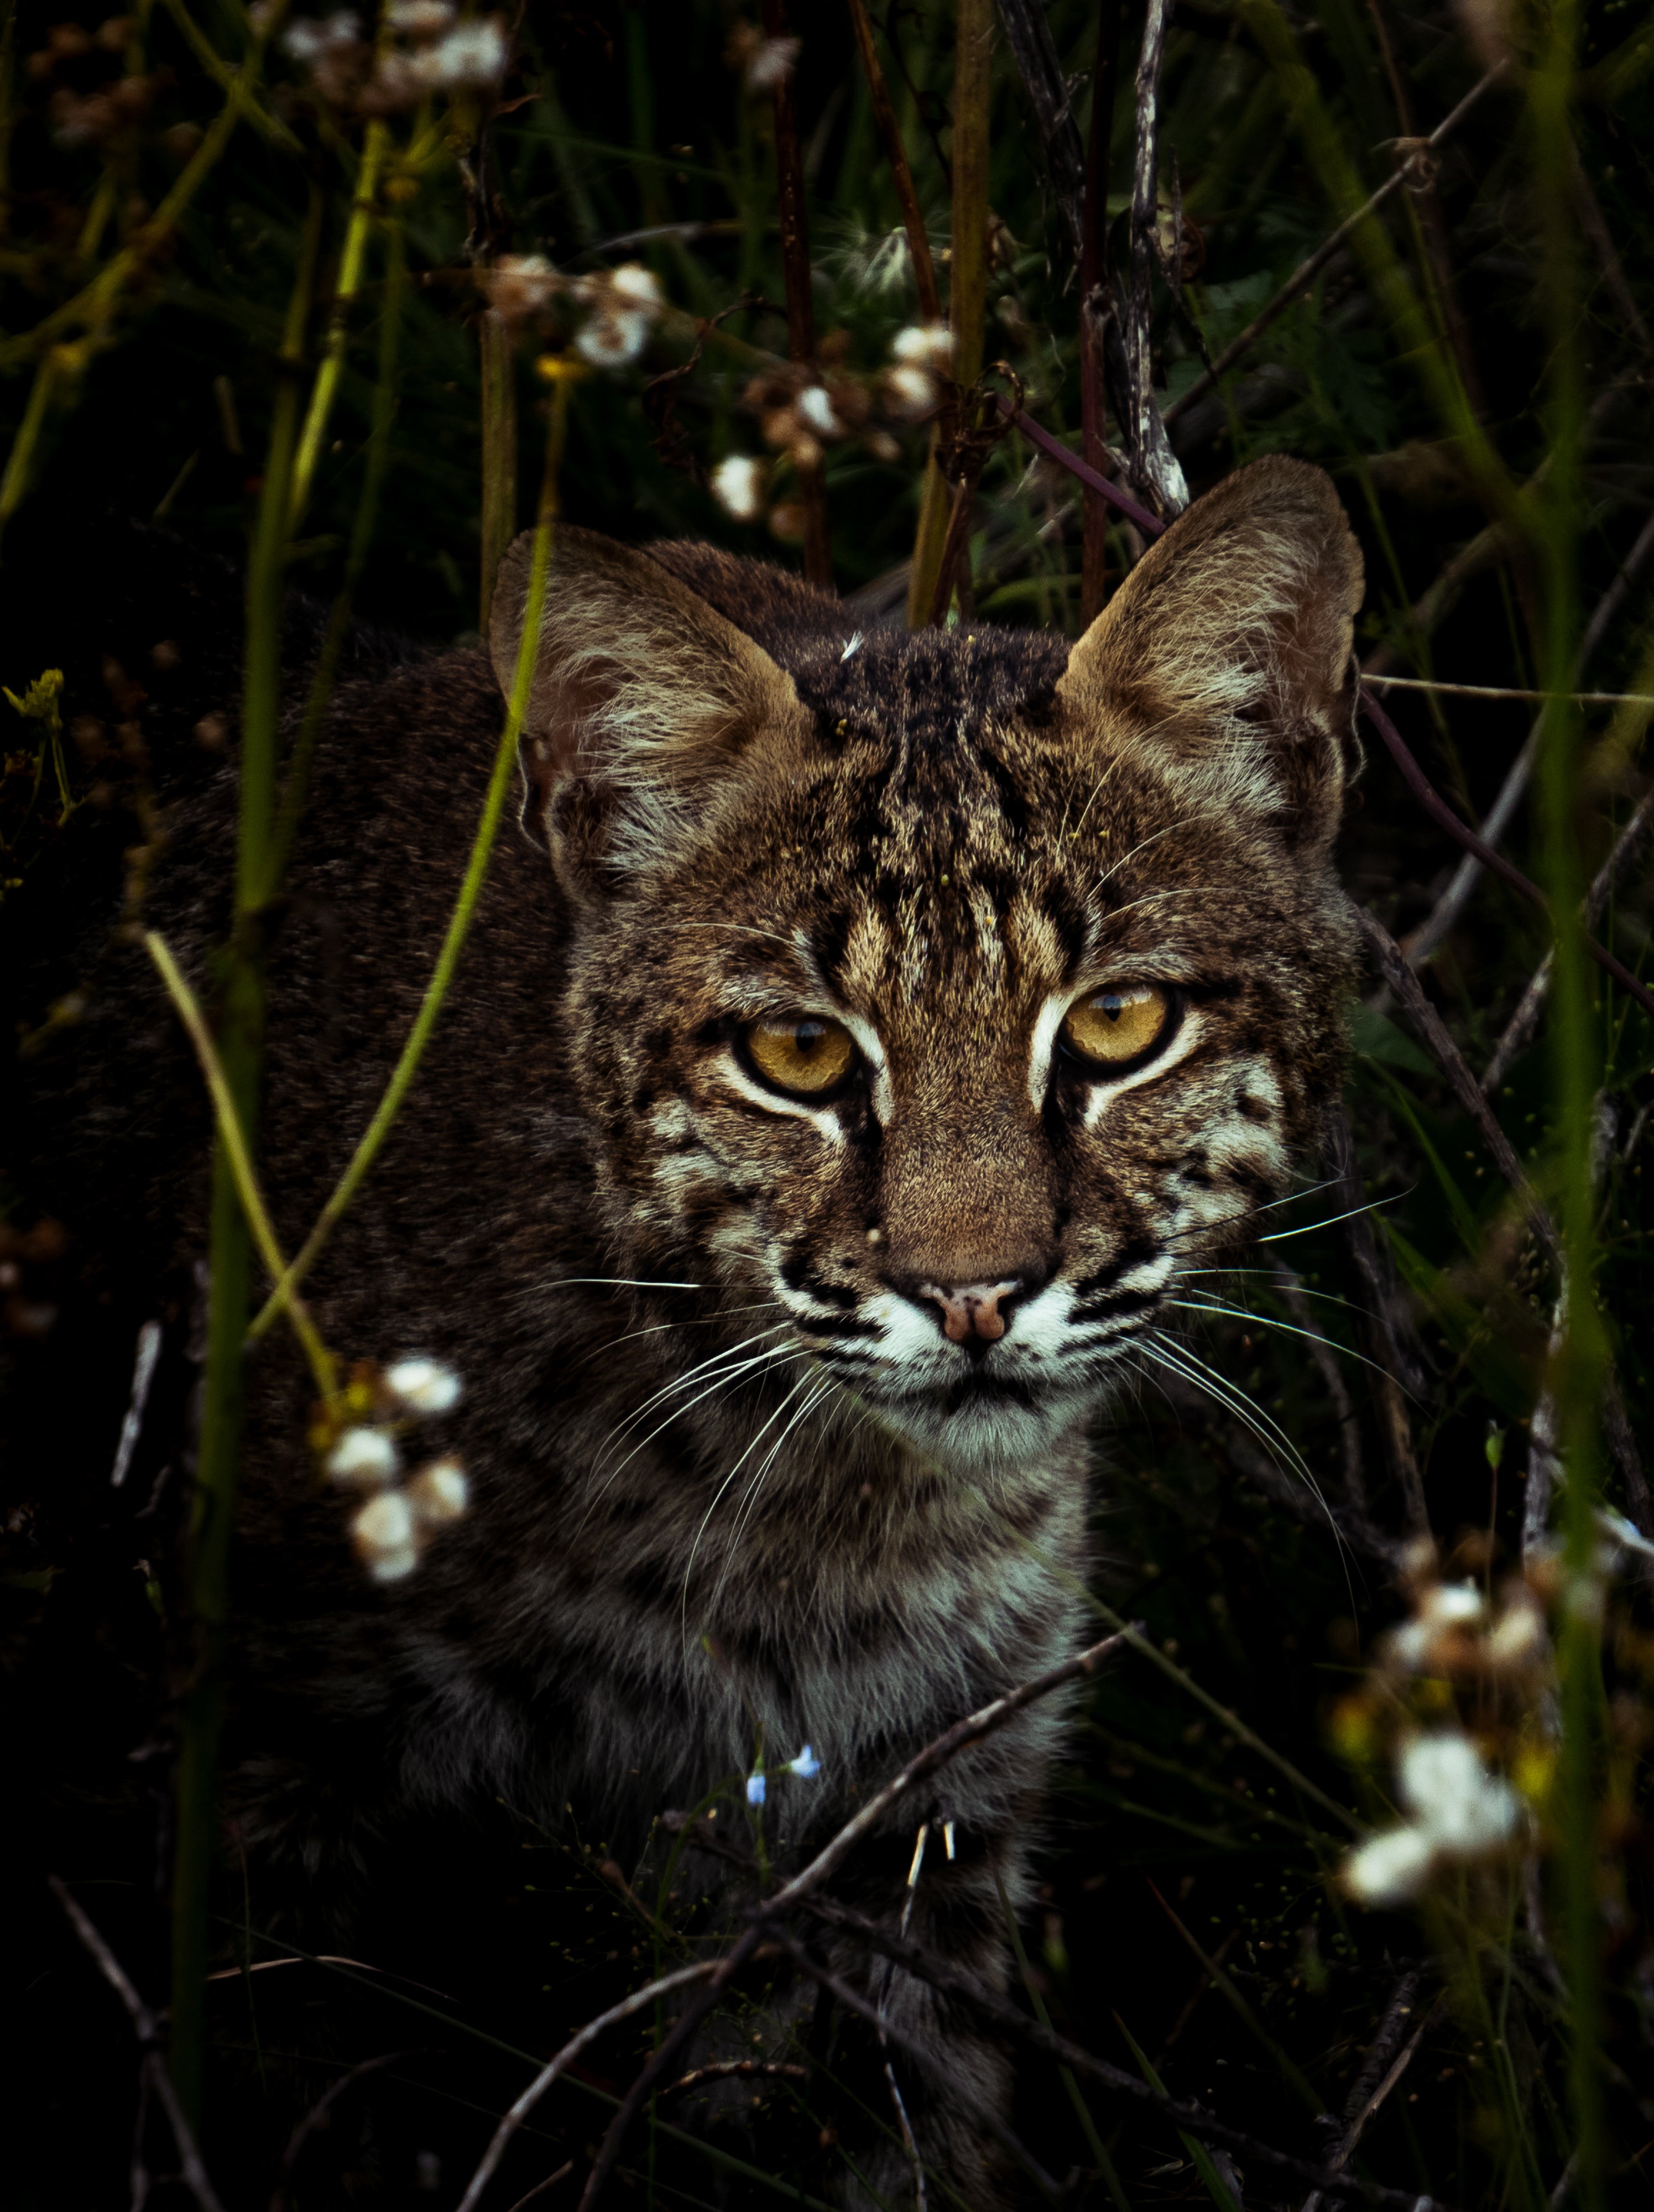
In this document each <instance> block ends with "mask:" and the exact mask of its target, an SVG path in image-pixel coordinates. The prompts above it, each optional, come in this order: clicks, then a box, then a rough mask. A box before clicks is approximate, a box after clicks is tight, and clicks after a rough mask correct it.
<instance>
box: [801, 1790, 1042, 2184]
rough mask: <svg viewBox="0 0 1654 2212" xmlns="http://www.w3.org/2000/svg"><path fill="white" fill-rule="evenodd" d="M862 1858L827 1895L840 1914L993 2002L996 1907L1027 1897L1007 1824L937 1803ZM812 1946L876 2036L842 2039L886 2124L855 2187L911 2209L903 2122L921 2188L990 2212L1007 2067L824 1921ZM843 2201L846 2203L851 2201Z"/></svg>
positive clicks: (963, 2016) (857, 2081)
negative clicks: (871, 1925) (876, 1929)
mask: <svg viewBox="0 0 1654 2212" xmlns="http://www.w3.org/2000/svg"><path fill="white" fill-rule="evenodd" d="M950 1831H951V1840H952V1857H950V1856H949V1850H948V1845H949V1841H950ZM867 1860H868V1862H869V1863H867V1865H866V1866H865V1867H863V1868H861V1869H858V1870H857V1876H856V1878H855V1879H854V1881H846V1882H842V1883H841V1884H839V1885H836V1890H837V1895H838V1897H839V1898H840V1899H842V1902H843V1903H844V1904H845V1905H848V1906H850V1908H851V1909H852V1910H853V1911H855V1912H857V1913H859V1914H860V1915H861V1916H862V1917H865V1918H867V1919H868V1920H871V1921H873V1922H875V1923H878V1924H879V1926H880V1927H882V1928H885V1929H889V1930H890V1931H891V1933H892V1934H897V1933H899V1934H902V1935H904V1936H906V1937H907V1939H908V1941H909V1942H911V1943H913V1944H915V1945H916V1946H917V1947H918V1948H920V1949H921V1951H923V1952H924V1953H926V1954H927V1955H928V1956H929V1957H931V1958H933V1959H934V1960H935V1961H936V1964H937V1966H938V1968H939V1970H941V1971H942V1972H945V1973H946V1974H947V1975H949V1976H958V1977H962V1978H969V1979H970V1980H971V1981H974V1982H976V1983H978V1984H982V1986H983V1987H985V1988H986V1989H988V1990H992V1991H994V1993H995V1994H996V1995H998V1994H1003V1993H1004V1992H1005V1990H1006V1988H1007V1987H1008V1985H1009V1983H1010V1979H1011V1948H1010V1943H1009V1940H1008V1936H1007V1930H1006V1905H1007V1904H1008V1905H1009V1906H1010V1909H1011V1910H1012V1911H1013V1912H1014V1911H1018V1910H1019V1908H1020V1906H1021V1905H1023V1904H1024V1903H1025V1901H1026V1897H1027V1893H1028V1881H1027V1872H1026V1862H1027V1847H1026V1844H1025V1840H1024V1836H1023V1833H1022V1830H1021V1827H1020V1825H1019V1824H1008V1823H1007V1824H1004V1825H1000V1824H995V1825H994V1826H993V1827H991V1828H986V1829H985V1828H983V1827H982V1826H978V1825H976V1824H974V1823H973V1822H971V1821H969V1820H965V1819H964V1818H956V1817H954V1816H953V1815H952V1812H951V1810H950V1807H949V1803H948V1801H946V1800H941V1801H939V1802H938V1803H937V1804H936V1806H935V1807H934V1808H933V1809H932V1811H931V1814H930V1817H929V1818H928V1819H927V1820H925V1821H924V1822H923V1823H922V1824H921V1826H920V1827H916V1828H915V1830H913V1831H909V1832H908V1833H907V1835H906V1836H905V1837H897V1836H896V1835H891V1836H890V1837H888V1838H885V1839H884V1840H883V1841H882V1842H881V1844H879V1845H877V1846H874V1847H873V1848H872V1849H870V1850H869V1851H868V1852H867ZM903 1861H905V1862H906V1863H903ZM915 1862H916V1863H917V1864H916V1868H915ZM909 1875H913V1877H914V1878H913V1879H912V1880H911V1881H909ZM811 1948H812V1950H813V1952H814V1953H815V1954H816V1956H818V1958H820V1959H822V1960H824V1963H826V1964H828V1965H829V1966H830V1968H831V1970H832V1972H833V1973H834V1974H835V1975H836V1977H837V1978H839V1979H840V1980H842V1982H844V1983H846V1984H848V1985H849V1987H850V1988H851V1989H853V1990H854V1991H855V1993H856V1995H857V1996H859V1997H860V1998H861V1999H862V2001H863V2002H865V2003H867V2004H868V2005H870V2006H871V2007H872V2008H873V2010H874V2011H875V2012H876V2013H877V2014H878V2015H879V2019H880V2020H881V2021H882V2022H883V2023H884V2025H885V2029H886V2030H887V2031H888V2032H887V2033H886V2034H885V2036H884V2037H882V2038H881V2037H880V2036H879V2033H878V2031H877V2030H876V2029H875V2028H873V2027H872V2026H871V2024H868V2023H867V2022H866V2021H863V2023H862V2024H861V2025H860V2026H859V2027H857V2028H856V2029H854V2030H853V2031H852V2032H851V2033H850V2034H849V2035H848V2037H847V2042H848V2044H849V2045H852V2046H853V2047H854V2049H855V2050H856V2051H857V2053H858V2057H857V2060H856V2062H855V2064H854V2086H855V2087H856V2090H857V2092H858V2093H859V2094H860V2096H861V2098H862V2100H863V2101H864V2102H865V2103H866V2105H867V2106H868V2107H869V2108H870V2109H871V2110H872V2111H873V2112H875V2113H877V2114H879V2116H880V2118H883V2119H884V2120H885V2122H886V2124H887V2127H886V2131H885V2133H883V2134H881V2135H880V2136H879V2138H878V2140H877V2142H876V2144H872V2143H864V2144H862V2145H860V2146H858V2147H857V2154H856V2155H855V2157H854V2165H855V2166H856V2167H857V2168H859V2169H860V2172H861V2174H862V2176H863V2177H864V2179H865V2180H866V2182H867V2186H868V2188H869V2189H870V2190H871V2191H873V2193H874V2194H875V2195H876V2196H877V2197H879V2198H882V2199H883V2200H884V2202H885V2203H886V2204H889V2205H893V2206H900V2205H905V2204H909V2203H913V2202H914V2199H915V2188H914V2175H913V2153H912V2151H910V2150H909V2148H908V2146H907V2145H906V2143H905V2142H903V2140H902V2135H903V2119H905V2121H906V2124H907V2126H908V2128H909V2129H910V2130H911V2133H912V2136H913V2140H914V2146H915V2148H916V2150H917V2154H918V2156H919V2158H920V2160H921V2161H922V2163H923V2165H924V2166H925V2168H926V2171H927V2174H928V2175H929V2176H931V2177H932V2178H933V2179H939V2180H941V2181H944V2182H946V2184H947V2185H948V2188H949V2189H950V2190H951V2191H953V2192H955V2193H956V2196H957V2197H963V2198H964V2201H965V2203H968V2204H970V2205H971V2206H972V2207H980V2208H981V2212H994V2208H1002V2207H1003V2206H1004V2205H1005V2204H1006V2202H1007V2200H1008V2198H1009V2196H1010V2193H1011V2187H1012V2174H1013V2172H1014V2169H1013V2166H1012V2161H1011V2159H1010V2158H1009V2156H1008V2154H1006V2150H1005V2148H1003V2145H1002V2143H1001V2141H1000V2134H999V2130H998V2128H997V2127H996V2125H995V2123H1000V2124H1002V2123H1004V2122H1006V2121H1007V2120H1008V2118H1009V2116H1010V2109H1011V2092H1012V2067H1011V2062H1010V2057H1009V2055H1008V2053H1007V2051H1006V2048H1005V2046H1004V2044H1003V2042H1002V2040H1001V2039H1000V2037H999V2036H998V2035H997V2034H996V2033H995V2032H994V2030H993V2028H992V2027H990V2026H989V2025H988V2024H987V2023H985V2022H984V2021H982V2018H981V2016H980V2015H979V2014H978V2013H977V2012H976V2008H974V2007H973V2006H971V2005H970V2004H969V2003H968V2002H965V2001H964V2000H962V1999H960V1998H958V1997H957V1996H951V1995H947V1994H945V1993H943V1992H942V1991H939V1990H937V1989H935V1988H933V1986H932V1984H930V1983H929V1982H928V1981H927V1979H926V1978H924V1975H923V1974H922V1972H915V1971H912V1970H910V1969H909V1968H908V1967H906V1966H898V1965H897V1964H896V1963H895V1962H893V1961H892V1960H889V1959H887V1958H885V1956H884V1955H883V1954H880V1953H879V1952H877V1951H875V1950H873V1949H872V1948H869V1947H868V1946H867V1945H866V1944H864V1943H862V1942H859V1941H858V1940H857V1938H856V1937H855V1936H854V1934H851V1933H848V1932H847V1931H845V1930H843V1929H842V1928H839V1929H836V1928H834V1927H833V1926H832V1924H831V1923H830V1922H827V1921H824V1922H822V1923H818V1939H817V1941H816V1942H814V1943H813V1944H812V1947H811ZM898 2098H899V2100H900V2110H899V2111H898V2109H897V2100H898ZM852 2201H859V2199H857V2198H855V2197H854V2195H853V2199H852Z"/></svg>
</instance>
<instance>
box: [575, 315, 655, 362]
mask: <svg viewBox="0 0 1654 2212" xmlns="http://www.w3.org/2000/svg"><path fill="white" fill-rule="evenodd" d="M652 320H653V317H651V316H649V315H648V314H646V313H644V312H643V311H642V309H641V308H637V307H629V308H622V309H621V310H619V311H618V312H617V313H608V314H604V313H599V314H595V315H593V317H592V319H591V320H590V322H588V323H587V325H585V327H584V328H583V329H582V330H581V334H580V336H579V337H577V338H576V339H575V352H576V353H577V354H579V355H580V356H581V359H582V360H584V361H589V362H591V364H592V366H593V368H625V367H626V365H627V364H628V362H634V361H635V360H636V359H637V356H639V354H641V353H642V350H643V349H644V347H645V345H646V344H647V343H648V337H649V325H650V323H651V321H652Z"/></svg>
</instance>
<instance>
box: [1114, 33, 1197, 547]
mask: <svg viewBox="0 0 1654 2212" xmlns="http://www.w3.org/2000/svg"><path fill="white" fill-rule="evenodd" d="M1170 20H1171V0H1148V9H1147V12H1146V15H1145V16H1144V19H1143V49H1142V53H1141V55H1140V58H1139V60H1138V64H1137V145H1136V155H1135V158H1134V161H1133V165H1132V188H1131V284H1130V288H1129V289H1128V293H1127V295H1126V312H1125V316H1124V323H1125V329H1124V332H1123V336H1124V340H1125V348H1126V376H1127V381H1128V387H1129V403H1130V412H1129V413H1128V416H1127V418H1126V422H1125V424H1124V426H1123V427H1124V428H1125V433H1126V445H1127V450H1128V453H1129V455H1130V460H1131V473H1132V475H1133V477H1134V478H1135V480H1136V482H1137V483H1138V484H1139V486H1140V487H1146V488H1147V489H1148V490H1149V491H1150V493H1151V494H1152V496H1153V499H1154V501H1155V504H1156V505H1157V506H1158V507H1159V509H1160V512H1161V513H1162V514H1163V515H1164V517H1165V519H1166V520H1167V521H1168V522H1169V521H1171V519H1172V517H1173V516H1174V515H1178V514H1181V513H1183V509H1184V508H1185V507H1187V506H1188V505H1189V485H1188V483H1187V482H1186V480H1185V478H1184V476H1183V469H1182V466H1181V465H1180V464H1179V462H1178V459H1177V455H1176V454H1175V453H1173V452H1172V450H1171V443H1170V441H1168V439H1167V437H1166V428H1165V424H1164V422H1163V421H1162V420H1161V416H1160V410H1159V408H1158V406H1157V405H1156V404H1155V399H1154V388H1153V352H1152V336H1153V314H1154V264H1155V259H1156V254H1155V234H1156V231H1157V229H1158V223H1159V204H1158V194H1157V191H1156V179H1157V175H1158V163H1157V148H1156V142H1155V134H1156V131H1157V128H1158V121H1159V109H1160V64H1161V63H1162V61H1163V60H1164V58H1165V44H1166V26H1167V24H1168V22H1169V21H1170Z"/></svg>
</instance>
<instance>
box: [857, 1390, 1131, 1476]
mask: <svg viewBox="0 0 1654 2212" xmlns="http://www.w3.org/2000/svg"><path fill="white" fill-rule="evenodd" d="M869 1395H870V1400H871V1402H872V1403H873V1405H874V1406H875V1407H876V1408H877V1410H878V1412H879V1415H880V1418H881V1419H883V1420H884V1421H885V1424H886V1425H887V1426H888V1427H890V1428H891V1429H893V1430H894V1431H896V1432H897V1434H898V1435H899V1436H901V1437H903V1438H904V1439H905V1440H906V1441H907V1442H908V1443H911V1444H914V1445H915V1446H917V1448H918V1449H920V1450H921V1451H922V1452H924V1453H926V1454H927V1455H929V1456H930V1457H932V1458H933V1459H937V1460H939V1461H940V1462H942V1463H943V1465H944V1466H946V1467H950V1468H955V1469H957V1470H958V1471H960V1472H961V1473H966V1474H992V1475H995V1476H998V1475H1003V1474H1013V1473H1015V1472H1016V1471H1017V1470H1018V1469H1019V1468H1025V1467H1028V1466H1029V1465H1031V1463H1032V1462H1035V1461H1037V1460H1040V1459H1043V1458H1044V1457H1045V1456H1046V1455H1048V1454H1049V1452H1050V1451H1051V1450H1052V1449H1053V1448H1054V1446H1055V1445H1056V1444H1057V1443H1059V1442H1060V1441H1061V1439H1062V1438H1063V1437H1066V1436H1067V1435H1068V1434H1069V1433H1070V1432H1071V1431H1073V1430H1074V1429H1075V1428H1076V1427H1078V1426H1079V1425H1080V1424H1082V1423H1083V1422H1084V1421H1085V1419H1086V1418H1087V1417H1088V1415H1090V1414H1091V1413H1094V1412H1095V1411H1096V1409H1097V1407H1098V1404H1099V1402H1100V1401H1101V1398H1102V1395H1103V1391H1102V1387H1101V1385H1100V1384H1099V1383H1097V1382H1096V1381H1095V1380H1092V1381H1088V1382H1087V1383H1084V1384H1083V1385H1079V1384H1077V1385H1075V1386H1073V1387H1071V1388H1069V1389H1053V1388H1052V1387H1051V1386H1050V1385H1049V1383H1044V1382H1043V1381H1042V1382H1040V1383H1029V1382H1025V1381H1024V1380H1022V1379H1020V1378H1019V1377H1017V1376H994V1375H990V1374H986V1373H983V1372H982V1371H981V1370H977V1371H975V1372H973V1373H971V1374H970V1375H967V1376H964V1377H963V1378H962V1379H960V1380H958V1381H957V1382H953V1383H948V1384H946V1385H944V1386H942V1387H940V1388H933V1389H924V1390H913V1391H909V1392H903V1393H897V1392H894V1391H892V1392H891V1393H890V1394H889V1395H885V1394H882V1393H873V1394H869Z"/></svg>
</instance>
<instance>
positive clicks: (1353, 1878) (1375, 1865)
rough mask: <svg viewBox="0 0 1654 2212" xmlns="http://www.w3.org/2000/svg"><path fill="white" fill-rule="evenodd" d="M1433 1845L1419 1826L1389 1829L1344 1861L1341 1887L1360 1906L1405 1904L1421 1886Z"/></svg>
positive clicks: (1432, 1851) (1434, 1849)
mask: <svg viewBox="0 0 1654 2212" xmlns="http://www.w3.org/2000/svg"><path fill="white" fill-rule="evenodd" d="M1435 1856H1436V1847H1435V1845H1434V1844H1432V1842H1431V1840H1430V1838H1429V1837H1428V1836H1426V1834H1425V1832H1424V1831H1423V1829H1422V1828H1391V1829H1389V1831H1388V1832H1386V1833H1385V1834H1383V1835H1382V1836H1374V1837H1373V1838H1372V1839H1371V1842H1369V1843H1365V1844H1362V1846H1361V1848H1360V1850H1359V1851H1353V1852H1352V1853H1351V1854H1350V1856H1349V1857H1348V1858H1347V1859H1346V1860H1345V1862H1344V1871H1343V1881H1344V1887H1345V1888H1346V1889H1347V1890H1348V1892H1349V1893H1350V1895H1351V1896H1352V1897H1353V1898H1355V1899H1358V1900H1359V1903H1361V1904H1362V1905H1405V1904H1406V1903H1407V1901H1408V1899H1409V1898H1414V1897H1416V1896H1417V1895H1418V1893H1419V1892H1420V1889H1422V1888H1423V1887H1424V1884H1425V1881H1426V1876H1427V1875H1429V1872H1430V1869H1431V1865H1432V1862H1433V1861H1434V1859H1435Z"/></svg>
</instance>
